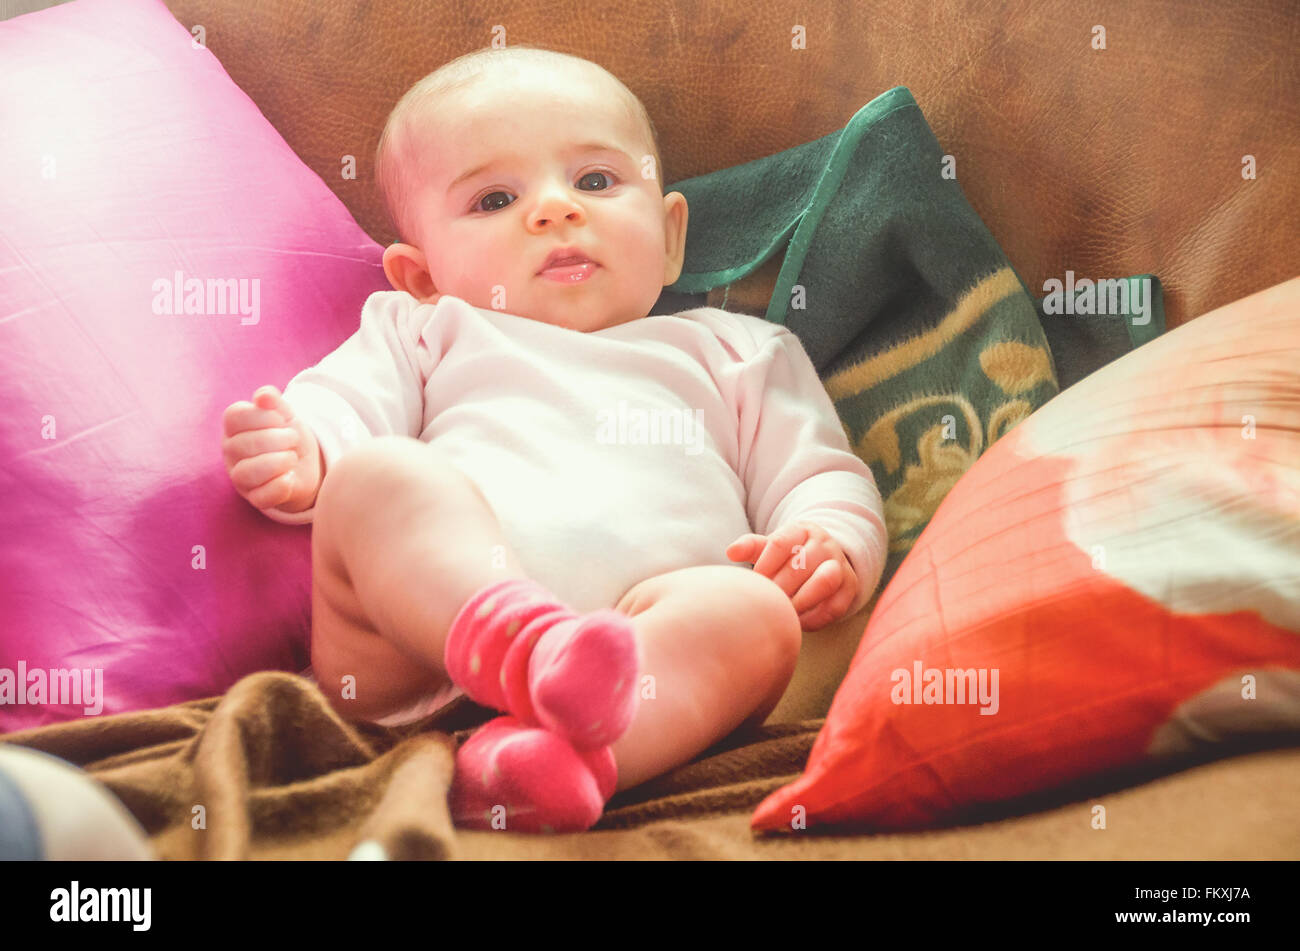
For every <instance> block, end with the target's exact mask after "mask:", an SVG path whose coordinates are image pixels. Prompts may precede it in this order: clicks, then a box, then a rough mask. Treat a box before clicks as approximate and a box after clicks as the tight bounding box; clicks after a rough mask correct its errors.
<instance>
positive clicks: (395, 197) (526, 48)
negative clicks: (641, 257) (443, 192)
mask: <svg viewBox="0 0 1300 951" xmlns="http://www.w3.org/2000/svg"><path fill="white" fill-rule="evenodd" d="M517 63H521V64H522V63H526V64H530V65H554V64H556V63H565V64H574V63H582V64H585V65H586V66H589V67H593V66H594V67H595V68H597V69H602V70H603V71H604V72H606V74H607V75H609V76H610V78H612V79H613V80H614V82H615V83H617V84H618V85H619V86H621V87H622V88H623V90H624V91H625V92H626V93H627V103H628V109H629V115H630V116H631V118H632V119H633V121H637V122H639V123H641V124H642V125H643V126H644V127H645V128H648V129H649V130H650V145H651V148H652V149H653V154H654V162H655V172H656V178H657V180H658V181H659V183H660V188H661V189H662V185H663V181H664V177H663V173H664V169H663V163H662V161H661V160H660V157H659V133H658V131H657V130H656V129H655V124H654V121H653V120H652V119H651V118H650V113H649V112H648V111H647V110H646V107H645V104H644V103H642V102H641V100H640V99H639V98H637V96H636V95H635V94H634V93H633V92H632V91H631V90H630V89H628V88H627V86H625V85H624V84H623V83H622V81H621V80H619V78H618V77H617V76H614V75H613V74H612V73H609V71H608V70H604V69H603V67H601V66H600V65H599V64H597V63H593V62H591V60H587V59H583V58H582V57H580V56H573V55H572V54H569V53H561V52H559V51H558V50H549V49H545V48H543V47H540V46H531V45H529V44H526V43H517V44H515V45H513V46H506V47H500V48H488V49H479V50H473V51H472V52H469V53H466V54H464V55H463V56H458V57H456V58H455V59H453V60H451V61H449V62H447V63H444V64H443V65H442V66H440V67H438V68H437V69H436V70H434V71H433V72H431V73H429V74H428V75H427V76H425V77H424V78H423V79H421V80H420V81H419V82H417V83H416V84H415V85H414V86H412V87H411V88H410V89H408V90H407V91H406V92H405V93H404V94H403V95H402V98H401V99H399V100H398V101H397V104H396V105H395V106H393V111H392V112H390V113H389V115H388V121H387V122H386V123H385V124H384V130H383V132H382V133H381V134H380V136H379V144H378V146H377V147H376V148H375V184H376V185H377V186H378V189H379V196H380V200H381V201H382V202H383V206H384V211H385V212H386V213H387V214H388V220H389V222H390V223H391V224H392V226H393V228H394V229H395V230H396V231H397V234H398V238H399V239H400V240H401V241H404V242H408V243H409V242H410V241H412V239H413V238H414V236H415V235H414V229H413V228H412V227H411V218H410V215H409V214H408V211H407V209H408V207H409V204H410V203H409V202H408V200H407V199H408V192H409V190H410V188H411V182H410V181H409V180H408V179H409V178H410V176H411V174H412V170H413V169H416V168H417V163H418V161H419V157H420V147H421V145H422V144H423V143H422V142H421V140H420V137H419V136H418V135H416V134H414V130H413V128H412V125H413V120H414V118H415V117H417V116H419V115H422V114H425V113H426V111H427V110H429V109H431V108H432V107H433V106H434V105H436V104H437V102H438V100H439V99H441V98H442V97H443V96H445V95H446V94H447V93H448V92H451V91H453V90H456V89H461V88H463V87H464V86H466V85H468V84H469V83H471V82H473V81H474V80H475V79H476V78H478V77H479V76H481V75H483V74H484V73H485V72H487V71H488V70H489V69H493V68H495V67H499V66H510V65H514V64H517Z"/></svg>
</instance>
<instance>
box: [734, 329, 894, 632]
mask: <svg viewBox="0 0 1300 951" xmlns="http://www.w3.org/2000/svg"><path fill="white" fill-rule="evenodd" d="M738 394H739V404H740V405H739V412H740V432H739V437H740V470H739V471H740V475H741V477H742V478H743V479H744V482H745V488H746V491H747V509H748V515H749V520H750V524H751V525H753V527H754V531H755V532H757V533H759V534H762V535H768V534H771V533H773V532H775V531H777V530H778V529H780V528H782V527H784V526H785V525H788V524H790V523H791V522H799V521H807V522H812V523H813V524H816V525H818V526H820V527H822V528H823V529H825V531H826V532H827V534H829V535H830V536H831V537H832V538H834V539H835V541H837V542H838V543H839V544H840V546H841V547H842V548H843V549H844V553H845V556H846V557H847V558H848V560H849V564H850V565H852V567H853V571H854V574H856V575H857V579H858V592H857V595H856V597H855V598H854V600H853V603H852V604H851V605H850V606H849V609H848V612H847V614H846V615H845V616H848V615H851V614H855V613H857V612H858V611H859V610H861V609H862V607H863V606H864V605H865V604H866V603H867V601H868V600H869V599H870V597H871V595H872V593H873V592H874V591H875V589H876V585H877V584H878V583H879V582H880V577H881V574H882V572H883V571H884V565H885V558H886V555H887V553H888V535H887V533H886V530H885V521H884V506H883V505H882V503H881V498H880V490H879V489H878V488H877V487H876V482H875V479H874V478H873V477H872V475H871V470H870V468H868V467H867V465H866V463H864V462H863V461H862V460H861V459H859V458H858V457H857V456H856V455H854V454H853V452H852V451H851V450H850V448H849V442H848V437H847V436H846V435H845V433H844V427H843V424H842V423H841V422H840V419H839V415H838V414H837V413H836V412H835V407H834V404H832V403H831V399H830V396H829V395H828V394H827V393H826V388H825V387H824V386H823V385H822V382H821V381H820V380H819V379H818V377H817V371H816V370H815V369H814V367H813V365H812V361H811V360H810V359H809V357H808V354H807V353H806V351H805V350H804V349H803V346H802V344H800V343H799V339H798V338H797V337H796V336H795V335H794V334H792V333H791V332H790V331H788V330H783V331H782V332H781V333H779V334H776V335H774V336H772V337H770V338H768V339H767V340H766V341H764V342H763V345H762V346H761V348H760V349H759V350H758V352H757V353H755V355H754V356H753V357H752V358H751V359H750V360H749V361H748V362H747V364H746V366H745V368H744V370H743V371H742V374H741V377H740V385H739V388H738Z"/></svg>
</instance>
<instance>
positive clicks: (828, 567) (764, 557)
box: [727, 522, 858, 631]
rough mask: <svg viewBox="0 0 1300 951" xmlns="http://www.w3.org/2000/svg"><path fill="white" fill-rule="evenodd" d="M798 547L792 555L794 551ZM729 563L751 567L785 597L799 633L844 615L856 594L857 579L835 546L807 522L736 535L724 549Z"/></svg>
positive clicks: (826, 534)
mask: <svg viewBox="0 0 1300 951" xmlns="http://www.w3.org/2000/svg"><path fill="white" fill-rule="evenodd" d="M796 545H800V546H802V547H801V548H800V549H799V551H797V552H793V554H792V550H793V549H794V546H796ZM727 557H728V558H730V559H731V560H732V561H748V562H753V565H754V570H755V571H757V572H758V573H759V574H761V575H764V576H766V577H768V578H771V579H772V580H773V581H775V582H776V584H777V586H778V587H779V588H780V589H781V590H782V591H784V592H785V593H786V595H787V596H788V597H789V598H790V602H791V603H792V604H793V605H794V609H795V612H796V613H797V614H798V615H799V622H800V624H801V625H802V626H803V629H804V630H805V631H820V630H821V629H822V628H823V627H826V626H827V625H829V624H833V623H835V622H836V621H838V620H839V619H840V618H842V617H843V616H844V613H845V612H846V611H847V610H848V608H849V605H850V604H852V603H853V599H854V598H855V597H857V594H858V576H857V575H856V574H854V572H853V568H852V567H851V566H850V565H849V559H848V557H847V556H846V555H845V554H844V550H843V549H842V548H840V546H839V543H838V542H836V541H835V539H833V538H831V536H830V535H829V534H828V533H827V532H826V530H825V529H824V528H821V527H820V526H817V525H814V524H812V523H811V522H792V523H791V524H789V525H786V526H785V527H784V528H781V529H779V530H778V531H776V532H773V533H772V534H771V535H766V536H764V535H752V534H747V535H741V536H740V537H739V538H737V539H736V540H735V541H734V542H732V543H731V544H730V545H729V546H728V547H727Z"/></svg>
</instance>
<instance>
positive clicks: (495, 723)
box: [448, 717, 618, 832]
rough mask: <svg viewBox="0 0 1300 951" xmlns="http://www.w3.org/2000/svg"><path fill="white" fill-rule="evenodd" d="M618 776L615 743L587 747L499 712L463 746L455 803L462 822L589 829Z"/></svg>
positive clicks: (519, 828) (511, 828)
mask: <svg viewBox="0 0 1300 951" xmlns="http://www.w3.org/2000/svg"><path fill="white" fill-rule="evenodd" d="M617 782H618V769H617V766H616V765H615V763H614V753H613V751H612V750H611V749H610V748H609V747H608V746H605V747H602V748H601V749H598V750H587V751H585V752H582V751H579V750H575V749H574V748H573V746H572V745H571V744H569V743H568V742H567V741H566V740H565V739H564V738H563V737H561V736H558V735H556V734H555V733H552V732H551V731H550V730H544V729H541V728H539V727H533V726H526V725H524V724H522V723H520V722H519V721H518V720H516V719H515V718H514V717H497V718H496V719H495V720H492V721H490V722H488V723H487V724H485V725H484V726H483V727H482V729H480V730H478V731H477V732H476V733H475V734H474V735H473V736H471V737H470V738H469V739H468V740H466V741H465V743H464V744H462V745H461V747H460V749H459V750H457V751H456V773H455V777H454V779H453V780H452V786H451V793H450V794H449V796H448V803H449V806H450V809H451V816H452V821H453V822H454V823H455V824H456V825H457V826H460V827H462V828H470V829H504V830H505V831H507V832H582V831H584V830H586V829H589V828H591V827H592V826H593V825H595V823H596V820H598V819H599V818H600V815H601V813H602V812H603V811H604V808H605V803H606V802H607V801H608V800H609V797H610V796H612V795H614V787H615V786H616V784H617Z"/></svg>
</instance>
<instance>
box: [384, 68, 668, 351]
mask: <svg viewBox="0 0 1300 951" xmlns="http://www.w3.org/2000/svg"><path fill="white" fill-rule="evenodd" d="M450 95H451V98H450V99H448V100H445V101H444V103H443V104H442V105H441V106H440V107H439V109H438V117H437V119H436V120H430V121H434V122H436V125H437V128H435V129H432V130H430V131H431V134H430V136H429V140H428V141H429V142H430V154H429V157H428V159H427V171H428V174H426V175H425V176H424V178H423V179H422V180H420V181H419V184H418V186H416V187H413V188H412V189H411V192H412V193H411V195H410V200H412V201H413V202H415V204H416V215H415V219H416V224H415V229H416V232H417V233H416V235H414V236H413V240H414V241H416V242H418V247H415V246H412V245H403V244H397V245H393V246H391V247H390V248H388V249H387V251H386V252H385V255H384V267H385V270H386V272H387V273H388V277H389V280H390V282H391V283H392V284H393V286H394V288H396V289H399V290H406V291H408V292H409V293H411V294H412V295H413V296H415V297H416V298H417V299H419V300H421V301H427V300H431V299H433V298H434V295H435V294H449V295H452V296H455V297H460V298H462V299H464V300H465V301H467V302H468V303H470V304H472V305H474V306H476V307H482V308H485V309H493V310H500V311H504V312H506V313H510V314H515V315H518V316H521V317H526V318H529V319H531V320H538V321H542V322H544V323H548V324H555V325H557V326H562V327H568V328H570V329H572V330H578V331H582V332H584V333H585V332H590V331H594V330H601V329H604V328H606V327H611V326H614V325H615V324H621V323H625V322H627V321H630V320H636V319H639V318H641V317H644V316H646V315H647V314H648V313H649V312H650V309H651V308H652V307H653V306H654V303H655V301H656V300H657V299H658V297H659V294H660V292H661V291H662V289H663V287H664V286H665V285H667V284H671V283H673V282H674V281H676V280H677V278H678V276H679V275H680V274H681V267H682V258H683V255H684V250H685V244H686V217H687V211H686V199H685V197H684V196H682V195H681V193H679V192H673V193H671V194H669V195H662V194H661V193H660V186H659V181H658V176H659V174H660V170H659V169H658V168H653V153H652V152H651V151H650V148H651V144H650V141H649V133H648V131H642V130H641V129H640V128H639V123H638V122H637V121H636V120H634V119H633V118H632V117H631V116H630V115H629V114H628V113H629V110H628V108H627V107H626V106H625V105H624V103H623V100H622V99H621V98H620V96H619V94H618V90H617V89H616V87H612V85H611V84H609V83H607V82H601V81H599V77H598V76H596V75H594V74H591V73H587V72H573V71H570V70H560V71H555V70H551V71H547V72H545V73H537V72H533V73H529V74H528V75H527V77H523V76H514V75H513V74H510V75H507V76H504V77H497V76H493V77H485V78H483V79H481V80H480V81H478V82H476V83H475V84H473V85H471V86H470V87H468V88H465V89H463V90H459V91H456V92H454V93H452V94H450ZM647 167H650V170H651V172H652V173H653V175H652V177H649V178H647V177H644V176H643V174H642V169H643V168H647ZM564 249H577V251H578V252H579V253H580V254H584V255H586V256H587V257H588V258H590V259H591V261H593V262H595V263H594V264H592V265H589V266H584V267H578V268H556V269H552V270H550V272H549V273H547V272H546V269H545V265H546V262H547V259H548V257H549V256H550V255H551V254H552V253H553V252H555V251H557V250H564Z"/></svg>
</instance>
